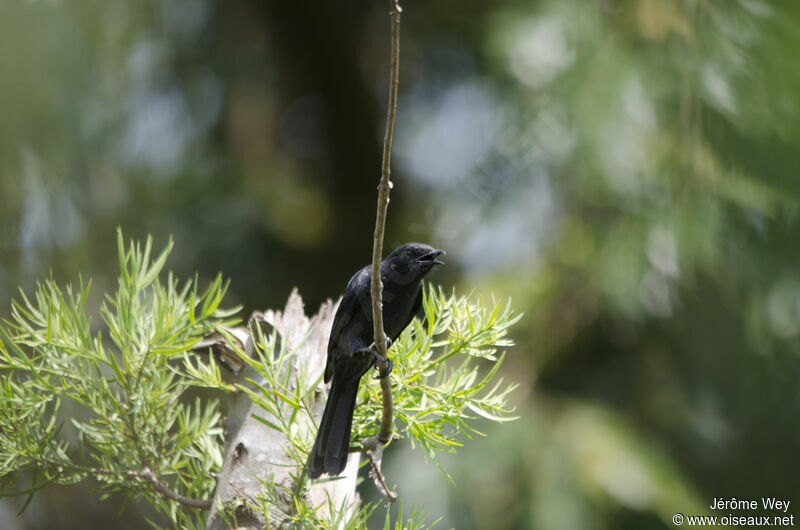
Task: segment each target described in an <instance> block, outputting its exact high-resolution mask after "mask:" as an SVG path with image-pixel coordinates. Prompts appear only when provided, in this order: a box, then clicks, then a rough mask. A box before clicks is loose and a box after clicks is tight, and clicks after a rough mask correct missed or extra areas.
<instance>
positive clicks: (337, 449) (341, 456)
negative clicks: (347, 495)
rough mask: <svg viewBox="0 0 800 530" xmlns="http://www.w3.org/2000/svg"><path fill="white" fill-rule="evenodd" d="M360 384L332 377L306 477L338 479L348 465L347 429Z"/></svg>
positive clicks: (351, 418) (348, 437)
mask: <svg viewBox="0 0 800 530" xmlns="http://www.w3.org/2000/svg"><path fill="white" fill-rule="evenodd" d="M358 383H359V380H358V379H356V380H355V381H353V380H341V381H340V380H337V377H336V375H334V376H333V381H332V382H331V391H330V392H329V393H328V402H327V403H325V412H323V413H322V419H321V420H320V423H319V431H318V432H317V439H316V440H315V441H314V447H313V449H312V450H311V454H310V455H309V456H308V476H309V477H311V478H317V477H319V476H320V475H322V473H323V472H324V473H327V474H329V475H331V476H335V475H339V474H340V473H341V472H342V471H344V468H345V466H346V465H347V455H348V449H349V448H350V429H351V428H352V426H353V411H354V410H355V408H356V396H357V395H358Z"/></svg>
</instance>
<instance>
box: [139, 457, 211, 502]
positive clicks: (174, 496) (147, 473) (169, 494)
mask: <svg viewBox="0 0 800 530" xmlns="http://www.w3.org/2000/svg"><path fill="white" fill-rule="evenodd" d="M136 475H138V476H140V477H142V478H146V479H147V480H149V481H150V484H152V485H153V489H155V490H156V491H157V492H159V493H160V494H161V495H163V496H164V497H166V498H168V499H170V500H173V501H175V502H177V503H180V504H183V505H184V506H188V507H189V508H199V509H201V510H210V509H211V506H212V505H213V501H212V500H211V499H193V498H191V497H186V496H184V495H181V494H180V493H176V492H174V491H172V490H171V489H170V488H169V487H168V486H167V485H166V484H164V483H163V482H161V481H160V480H158V477H157V476H156V474H155V473H153V470H151V469H150V468H149V467H145V468H144V469H142V470H141V471H139V472H138V473H136Z"/></svg>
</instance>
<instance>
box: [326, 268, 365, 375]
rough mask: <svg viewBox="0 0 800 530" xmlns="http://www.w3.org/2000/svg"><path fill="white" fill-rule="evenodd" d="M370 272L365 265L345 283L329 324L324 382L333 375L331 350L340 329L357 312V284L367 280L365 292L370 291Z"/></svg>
mask: <svg viewBox="0 0 800 530" xmlns="http://www.w3.org/2000/svg"><path fill="white" fill-rule="evenodd" d="M371 277H372V274H371V272H370V266H369V265H367V266H366V267H364V268H363V269H361V270H360V271H358V272H357V273H355V274H354V275H353V277H352V278H350V282H348V284H347V288H346V289H345V290H344V295H342V301H341V302H339V308H338V309H336V315H335V316H334V317H333V325H332V326H331V334H330V338H329V339H328V362H327V364H326V365H325V382H326V383H327V382H328V381H330V379H331V376H333V359H332V358H333V351H334V350H335V349H336V348H337V347H339V346H340V344H339V340H340V339H341V335H342V331H343V330H345V329H346V328H347V325H348V324H349V323H350V321H351V320H352V318H353V315H355V314H357V312H358V311H360V308H359V307H358V306H359V304H360V300H359V296H358V292H357V291H358V288H357V286H358V285H359V284H360V283H362V282H364V281H366V282H367V292H368V293H369V292H371V291H370V290H369V285H370V282H369V280H370V278H371Z"/></svg>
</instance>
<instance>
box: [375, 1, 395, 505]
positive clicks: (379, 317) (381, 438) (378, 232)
mask: <svg viewBox="0 0 800 530" xmlns="http://www.w3.org/2000/svg"><path fill="white" fill-rule="evenodd" d="M389 5H390V17H391V26H392V30H391V52H390V61H389V105H388V109H387V111H386V135H385V136H384V139H383V160H382V163H381V180H380V183H379V184H378V205H377V212H376V215H375V236H374V239H373V245H372V284H371V290H372V321H373V323H374V335H375V347H376V348H377V350H378V353H379V354H380V357H381V359H382V360H381V361H380V363H379V364H380V369H381V370H388V368H389V360H388V357H387V356H386V333H385V331H384V329H383V283H382V282H381V268H380V267H381V256H382V255H383V234H384V230H385V227H386V211H387V210H388V208H389V191H390V190H391V188H392V183H391V181H390V180H389V177H390V174H391V158H392V140H393V138H394V122H395V117H396V115H397V87H398V84H399V77H400V13H401V11H402V9H401V7H400V4H399V2H398V0H389ZM381 396H382V403H383V414H382V416H381V427H380V430H379V431H378V435H377V442H378V443H377V444H376V445H377V446H376V448H375V449H374V454H375V456H376V458H373V455H372V454H370V453H367V454H368V456H369V458H370V462H371V463H372V467H373V473H372V476H373V479H374V480H375V485H376V486H377V487H378V489H379V490H380V491H381V493H382V494H383V495H384V496H385V497H386V498H387V499H388V500H389V501H390V502H394V501H395V500H396V499H397V495H396V494H395V493H394V492H392V491H390V490H389V488H387V487H386V481H385V478H384V476H383V474H382V473H381V471H380V459H381V455H382V453H383V446H384V445H385V444H386V443H388V442H389V440H391V437H392V430H393V428H394V419H393V415H394V406H393V404H392V383H391V380H390V379H389V377H384V378H383V379H381ZM376 460H377V464H376Z"/></svg>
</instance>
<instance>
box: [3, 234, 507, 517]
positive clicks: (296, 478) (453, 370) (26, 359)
mask: <svg viewBox="0 0 800 530" xmlns="http://www.w3.org/2000/svg"><path fill="white" fill-rule="evenodd" d="M171 247H172V244H171V243H170V244H169V245H168V246H167V248H166V249H164V250H163V251H162V252H161V253H160V254H159V255H158V256H157V257H155V258H153V259H151V255H150V254H151V249H152V242H151V240H150V239H148V240H147V243H146V244H145V246H144V248H142V247H141V246H140V245H138V244H131V245H129V246H127V247H126V246H125V244H124V241H123V238H122V234H121V232H120V233H119V236H118V249H119V261H120V276H119V280H118V284H117V290H116V292H115V293H114V294H113V295H107V296H106V297H105V299H104V301H103V302H102V304H101V306H100V308H99V313H100V315H101V317H102V324H103V325H102V329H103V330H106V331H94V330H93V328H92V321H91V318H90V316H89V313H90V311H89V308H88V306H89V300H91V296H90V287H91V284H90V283H89V282H84V281H83V280H81V281H80V282H79V285H78V287H77V288H76V289H73V288H72V287H71V286H67V287H66V288H65V289H63V290H62V289H61V288H60V287H59V286H58V285H57V284H56V282H55V281H54V280H52V279H49V280H46V281H44V282H42V283H40V284H39V285H38V286H37V289H36V291H35V293H34V295H33V297H31V298H29V297H28V296H27V295H26V294H25V293H24V292H22V293H21V300H20V301H18V302H14V303H13V308H12V317H11V319H10V320H8V321H6V322H5V326H0V354H1V355H2V356H1V357H0V375H2V377H3V383H2V395H1V396H0V400H2V401H0V474H1V475H2V476H3V479H2V490H0V495H2V496H8V495H21V494H32V493H33V492H34V491H36V490H39V489H41V488H43V487H45V486H47V485H49V484H54V483H55V484H73V483H77V482H80V481H82V480H85V479H87V478H93V479H94V480H96V481H97V482H98V483H99V488H100V490H101V492H102V494H103V495H107V494H110V493H112V492H117V491H120V492H125V493H128V494H130V495H132V496H133V497H134V498H139V499H145V500H146V501H147V502H149V503H151V504H152V505H153V506H154V507H155V508H156V509H157V510H159V511H160V512H162V513H164V514H166V515H167V516H168V519H169V521H170V523H171V524H172V525H175V526H180V527H183V528H201V527H203V525H204V523H203V521H204V517H203V516H202V515H200V514H202V511H201V510H189V509H184V508H182V507H181V503H180V502H178V500H177V499H176V496H177V495H180V496H183V497H185V498H188V499H207V498H210V497H211V494H212V491H213V488H214V480H213V476H212V473H213V472H215V471H217V470H218V469H219V468H220V466H221V464H222V447H223V440H222V431H221V428H220V426H219V420H220V410H219V407H218V402H217V401H215V400H201V399H200V398H199V397H195V398H194V399H187V398H185V395H186V392H187V390H190V389H192V388H195V389H202V388H204V389H209V388H210V389H217V390H221V391H230V390H232V389H233V388H234V387H233V386H231V385H230V384H227V383H225V382H224V381H223V380H222V376H221V373H220V371H219V367H218V366H217V364H216V363H215V362H214V359H213V357H210V358H209V359H208V360H207V361H206V360H204V358H202V357H198V356H194V357H192V356H190V355H189V354H188V353H187V351H188V350H189V349H191V348H192V347H193V346H194V345H195V344H196V343H197V342H198V341H199V340H200V339H201V338H202V337H203V334H204V332H205V331H207V330H208V329H210V328H216V329H220V330H221V332H222V333H225V331H224V330H223V328H222V327H221V326H223V325H229V324H230V322H227V321H226V319H228V318H229V317H230V316H231V314H232V312H230V311H223V310H221V309H220V308H219V304H220V302H221V300H222V297H223V295H224V293H225V290H226V287H227V286H226V285H224V284H223V282H222V281H221V279H220V278H219V277H217V279H216V280H215V281H214V282H212V284H211V285H210V286H209V287H208V288H207V289H206V290H205V291H204V292H202V293H201V292H199V291H198V286H197V280H196V279H195V280H194V281H190V282H186V283H185V284H183V285H181V284H180V283H179V282H178V281H177V280H176V279H175V278H173V276H172V274H167V279H166V281H165V282H163V283H162V281H161V280H160V279H159V276H160V274H161V272H162V270H163V269H164V265H165V263H166V260H167V257H168V255H169V252H170V250H171ZM423 307H424V311H425V319H424V320H419V319H415V320H414V321H413V323H412V324H411V325H410V326H409V328H408V329H407V330H406V331H405V332H404V333H403V335H402V336H401V337H400V338H399V339H398V341H397V342H396V343H395V345H394V347H393V348H392V350H391V352H392V355H394V357H395V359H396V361H397V362H396V364H395V372H394V376H393V378H392V379H393V393H394V396H395V401H396V405H395V411H396V415H397V416H396V417H397V419H398V420H399V426H398V427H399V428H398V431H397V433H396V435H397V437H407V438H409V439H410V440H411V442H412V445H414V446H419V447H420V448H421V449H422V450H423V451H424V455H425V456H426V457H429V458H432V459H433V460H434V461H435V462H436V463H437V465H439V462H438V460H437V458H436V453H437V452H439V451H447V452H454V451H455V449H456V448H457V447H460V446H461V445H462V440H463V438H464V437H467V438H468V437H471V436H472V435H473V434H475V433H478V431H477V430H476V429H475V420H478V419H479V418H485V419H489V420H492V421H496V422H503V421H508V420H510V419H513V418H512V417H511V416H510V413H511V409H510V407H509V405H508V396H509V394H510V392H511V391H512V390H513V389H514V387H515V385H504V384H503V381H502V379H498V378H497V377H496V376H497V371H498V369H499V367H500V365H501V363H502V361H503V355H499V356H498V349H501V348H506V347H509V346H511V345H512V343H511V341H509V340H508V339H507V338H506V333H507V331H508V329H509V328H510V326H512V325H513V324H514V323H515V322H517V321H518V320H519V316H515V315H514V314H513V312H512V311H511V308H510V304H506V305H505V306H503V305H501V304H493V305H492V306H491V307H488V308H487V307H486V306H485V305H484V303H483V301H482V300H477V301H474V300H472V301H471V300H470V298H469V297H456V296H455V295H451V296H449V297H448V296H446V295H445V294H444V293H443V292H442V291H441V289H439V290H437V289H435V288H433V287H431V288H429V289H427V290H426V292H425V296H424V301H423ZM251 332H252V334H253V336H254V338H255V344H256V345H257V348H256V352H257V355H256V357H255V358H251V357H250V356H248V355H246V354H245V353H244V352H243V351H241V350H238V353H239V355H240V356H241V358H242V359H243V360H244V361H246V362H247V363H248V364H249V365H250V367H252V368H253V369H254V370H255V371H256V372H257V373H258V374H259V375H260V376H262V377H263V378H264V382H263V384H260V385H257V384H256V382H255V381H254V380H253V379H247V380H246V381H245V382H244V383H240V384H237V385H236V388H237V389H238V390H240V391H243V392H245V393H247V395H248V396H249V397H250V398H251V399H252V400H253V401H254V402H255V403H257V404H258V405H259V406H260V407H262V408H263V409H264V411H266V412H267V413H268V416H269V418H267V417H260V418H258V419H259V420H261V421H262V422H263V423H264V424H265V425H267V426H268V427H270V428H272V429H275V430H277V431H279V432H281V433H283V434H285V435H286V438H287V441H288V443H287V445H286V451H287V455H288V456H289V457H290V459H291V460H292V461H293V462H294V463H295V464H296V470H295V471H294V472H293V473H291V474H290V477H291V479H292V482H291V483H292V484H293V486H292V487H290V486H286V485H284V484H280V483H277V482H276V481H273V480H270V479H269V478H264V479H263V480H262V483H263V490H262V492H261V494H260V495H258V496H256V497H255V499H254V502H255V507H256V509H257V510H259V511H261V512H263V514H264V516H265V518H266V520H268V521H273V520H275V518H276V517H277V518H279V519H280V520H281V521H282V522H283V523H285V524H289V525H292V526H296V527H311V528H313V527H319V526H331V527H336V528H366V522H367V519H369V518H370V516H371V515H372V514H373V513H374V511H375V510H376V509H377V505H376V504H363V505H361V506H360V507H358V509H357V511H356V512H355V513H353V514H348V513H346V512H345V511H343V510H341V509H338V507H336V506H333V505H332V504H331V503H329V504H330V505H328V506H325V507H324V508H325V510H322V509H320V507H313V506H310V505H309V504H308V502H307V498H306V495H305V492H306V490H307V487H308V484H309V483H308V480H307V477H306V476H305V470H304V465H305V460H306V457H307V455H308V450H309V448H310V446H311V444H312V441H313V435H314V432H315V429H314V428H313V416H312V411H311V407H312V405H313V400H314V390H315V389H316V388H317V387H318V385H319V383H320V381H319V379H314V380H312V379H311V378H310V377H309V376H308V374H307V373H306V371H305V370H303V369H292V368H293V367H295V366H296V363H293V356H294V354H295V351H294V350H290V349H288V348H287V347H286V342H285V341H279V340H277V335H276V332H274V331H273V333H272V334H270V335H264V334H262V331H261V328H259V327H258V326H254V327H253V328H252V329H251ZM229 343H230V344H231V345H235V344H237V341H235V340H230V341H229ZM482 365H483V366H482ZM379 392H380V390H379V388H378V385H377V383H375V382H370V383H367V384H364V385H362V389H361V404H360V405H359V407H358V408H357V410H356V417H355V419H354V439H356V440H357V439H359V438H361V437H366V436H368V435H370V434H374V431H375V430H376V429H377V428H378V425H379V423H380V421H379V419H380V414H381V404H380V396H379ZM70 438H72V439H73V440H74V441H75V442H76V443H71V444H70V443H68V442H67V440H68V439H70ZM439 467H440V469H442V468H441V466H439ZM442 471H443V472H444V469H442ZM165 488H167V489H169V490H170V491H171V492H172V493H171V494H165V493H164V491H163V490H164V489H165ZM247 502H250V501H247ZM184 504H185V503H184ZM287 505H288V506H290V507H291V509H289V510H286V509H285V507H286V506H287ZM399 511H400V514H402V505H400V508H399ZM323 512H324V513H325V514H326V515H323ZM396 519H397V520H396V522H395V523H394V524H392V522H391V517H390V513H389V508H388V507H387V514H386V521H385V528H387V529H389V528H397V529H399V528H408V529H413V528H422V527H424V526H425V524H424V514H423V512H421V511H414V510H412V512H411V514H410V516H409V517H408V518H407V519H405V520H403V518H402V516H399V517H397V518H396ZM151 524H153V526H158V523H156V522H153V521H151Z"/></svg>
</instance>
